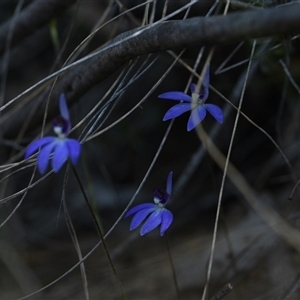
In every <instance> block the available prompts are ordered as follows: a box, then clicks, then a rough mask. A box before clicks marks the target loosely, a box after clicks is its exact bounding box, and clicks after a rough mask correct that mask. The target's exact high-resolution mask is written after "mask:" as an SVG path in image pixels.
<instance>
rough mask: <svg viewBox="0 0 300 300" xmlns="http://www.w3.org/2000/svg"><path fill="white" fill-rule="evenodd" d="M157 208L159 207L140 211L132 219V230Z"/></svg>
mask: <svg viewBox="0 0 300 300" xmlns="http://www.w3.org/2000/svg"><path fill="white" fill-rule="evenodd" d="M156 209H157V207H150V208H146V209H142V210H140V211H138V212H137V213H136V214H135V215H134V216H133V218H132V220H131V223H130V230H134V229H135V228H137V227H138V226H140V224H141V223H142V222H143V221H144V220H145V219H146V218H147V217H148V215H149V214H151V213H152V212H153V211H155V210H156Z"/></svg>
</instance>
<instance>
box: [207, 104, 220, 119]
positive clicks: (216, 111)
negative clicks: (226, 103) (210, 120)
mask: <svg viewBox="0 0 300 300" xmlns="http://www.w3.org/2000/svg"><path fill="white" fill-rule="evenodd" d="M204 107H205V109H206V110H207V111H208V112H209V113H210V114H211V115H212V116H213V117H214V118H215V119H216V120H217V121H218V122H219V123H220V124H222V123H223V112H222V109H221V108H220V107H219V106H217V105H214V104H204Z"/></svg>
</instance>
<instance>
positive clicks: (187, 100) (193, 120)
mask: <svg viewBox="0 0 300 300" xmlns="http://www.w3.org/2000/svg"><path fill="white" fill-rule="evenodd" d="M190 89H191V93H192V96H189V95H187V94H185V93H183V92H178V91H173V92H167V93H163V94H161V95H159V96H158V97H159V98H161V99H169V100H175V101H181V103H179V104H176V105H174V106H173V107H171V108H170V109H169V110H168V111H167V112H166V114H165V115H164V118H163V120H164V121H167V120H170V119H174V118H176V117H178V116H180V115H182V114H183V113H185V112H187V111H189V110H191V111H192V112H191V116H190V118H189V121H188V123H187V131H191V130H192V129H194V128H195V127H196V126H197V125H198V124H199V123H200V122H201V121H203V119H204V118H205V116H206V112H207V111H208V112H209V113H210V114H211V115H212V116H213V117H214V118H215V119H216V120H217V121H218V122H219V123H220V124H222V123H223V112H222V110H221V108H220V107H219V106H217V105H214V104H207V103H205V101H206V99H207V98H208V95H209V66H208V68H207V71H206V73H205V76H204V78H203V82H202V86H201V91H200V93H197V92H195V90H196V85H195V84H194V83H192V84H191V85H190Z"/></svg>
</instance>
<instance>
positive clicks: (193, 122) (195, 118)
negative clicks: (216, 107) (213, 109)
mask: <svg viewBox="0 0 300 300" xmlns="http://www.w3.org/2000/svg"><path fill="white" fill-rule="evenodd" d="M205 116H206V109H205V108H204V107H203V106H198V107H197V108H196V109H194V110H193V111H192V113H191V116H190V118H189V121H188V124H187V131H191V130H192V129H194V128H195V127H196V126H197V125H198V124H199V123H200V122H202V121H203V119H204V118H205Z"/></svg>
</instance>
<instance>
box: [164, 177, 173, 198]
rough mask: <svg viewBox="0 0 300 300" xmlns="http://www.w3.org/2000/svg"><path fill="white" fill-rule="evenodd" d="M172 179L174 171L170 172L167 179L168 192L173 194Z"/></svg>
mask: <svg viewBox="0 0 300 300" xmlns="http://www.w3.org/2000/svg"><path fill="white" fill-rule="evenodd" d="M172 179H173V172H170V173H169V175H168V179H167V189H166V190H167V193H168V194H169V195H170V196H171V194H172Z"/></svg>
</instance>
